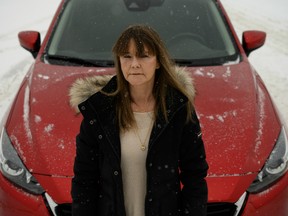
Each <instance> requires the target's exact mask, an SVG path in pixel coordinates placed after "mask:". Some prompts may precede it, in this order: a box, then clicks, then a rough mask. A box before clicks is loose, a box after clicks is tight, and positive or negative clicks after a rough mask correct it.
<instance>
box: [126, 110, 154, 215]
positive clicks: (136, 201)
mask: <svg viewBox="0 0 288 216" xmlns="http://www.w3.org/2000/svg"><path fill="white" fill-rule="evenodd" d="M153 116H154V114H153V112H142V113H141V112H134V117H135V120H136V123H137V127H136V128H132V129H131V130H129V131H125V132H123V133H121V134H120V141H121V169H122V178H123V191H124V202H125V209H126V215H127V216H145V196H146V165H145V163H146V157H147V152H148V142H149V138H150V134H151V130H152V126H153V122H154V120H153ZM141 145H144V146H145V148H146V149H145V150H144V149H143V147H142V149H141Z"/></svg>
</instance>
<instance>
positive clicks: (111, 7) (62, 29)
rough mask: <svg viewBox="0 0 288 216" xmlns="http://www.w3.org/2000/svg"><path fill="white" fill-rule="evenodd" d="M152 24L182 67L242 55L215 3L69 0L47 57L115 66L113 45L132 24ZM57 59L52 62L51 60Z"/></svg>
mask: <svg viewBox="0 0 288 216" xmlns="http://www.w3.org/2000/svg"><path fill="white" fill-rule="evenodd" d="M140 23H144V24H148V25H151V26H152V27H153V28H154V29H155V30H156V31H157V32H158V33H159V34H160V36H161V38H162V39H163V40H164V42H165V44H166V46H167V48H168V50H169V52H170V54H171V56H172V58H173V59H175V60H176V61H177V62H178V63H179V64H182V65H217V64H224V63H226V62H227V61H233V60H236V59H237V58H238V51H237V50H236V49H235V47H236V46H235V45H234V42H233V40H232V37H231V36H230V33H229V31H228V29H227V25H226V24H225V22H224V19H223V17H222V15H221V13H220V10H219V8H218V7H217V3H216V2H215V1H214V0H177V1H176V0H105V1H103V0H85V1H83V0H70V1H67V2H66V4H65V9H64V10H63V12H62V14H61V15H60V16H59V20H58V24H57V25H56V29H55V30H54V33H53V35H52V37H51V40H50V43H49V47H47V51H46V53H47V55H48V56H62V57H63V56H64V57H67V58H70V59H71V58H72V59H75V58H77V59H81V60H87V61H88V62H92V61H98V62H99V61H112V52H111V50H112V46H113V44H114V43H115V41H116V39H117V38H118V36H119V35H120V33H121V32H122V31H123V30H124V29H125V28H126V27H127V26H129V25H131V24H140ZM51 59H52V58H51Z"/></svg>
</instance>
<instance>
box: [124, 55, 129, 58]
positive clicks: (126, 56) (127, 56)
mask: <svg viewBox="0 0 288 216" xmlns="http://www.w3.org/2000/svg"><path fill="white" fill-rule="evenodd" d="M123 58H131V56H130V55H124V56H123Z"/></svg>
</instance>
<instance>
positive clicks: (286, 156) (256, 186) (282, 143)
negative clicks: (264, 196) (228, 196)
mask: <svg viewBox="0 0 288 216" xmlns="http://www.w3.org/2000/svg"><path fill="white" fill-rule="evenodd" d="M287 163H288V142H287V134H286V132H285V129H284V127H282V129H281V132H280V134H279V137H278V139H277V142H276V144H275V147H274V149H273V151H272V152H271V154H270V156H269V158H268V160H267V161H266V163H265V165H264V167H263V169H262V170H261V171H260V173H259V174H258V176H257V178H256V179H255V180H254V181H253V183H252V184H251V185H250V187H249V188H248V191H249V192H250V193H259V192H261V191H263V190H265V189H267V188H268V187H269V186H271V185H272V184H273V183H275V182H276V181H277V180H278V179H279V178H281V177H282V176H283V175H284V174H285V173H286V171H287Z"/></svg>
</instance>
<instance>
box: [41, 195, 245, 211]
mask: <svg viewBox="0 0 288 216" xmlns="http://www.w3.org/2000/svg"><path fill="white" fill-rule="evenodd" d="M43 198H44V200H45V202H46V205H47V208H48V210H49V211H50V213H51V216H72V208H71V203H65V204H56V203H55V202H54V201H53V200H52V198H51V197H50V196H49V194H47V193H45V194H44V197H43ZM247 198H248V196H247V193H246V192H245V193H244V194H243V195H242V196H241V197H240V199H239V200H238V201H237V202H236V203H224V202H222V203H221V202H218V203H208V207H207V216H240V215H241V212H242V210H243V207H245V204H246V200H247Z"/></svg>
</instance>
